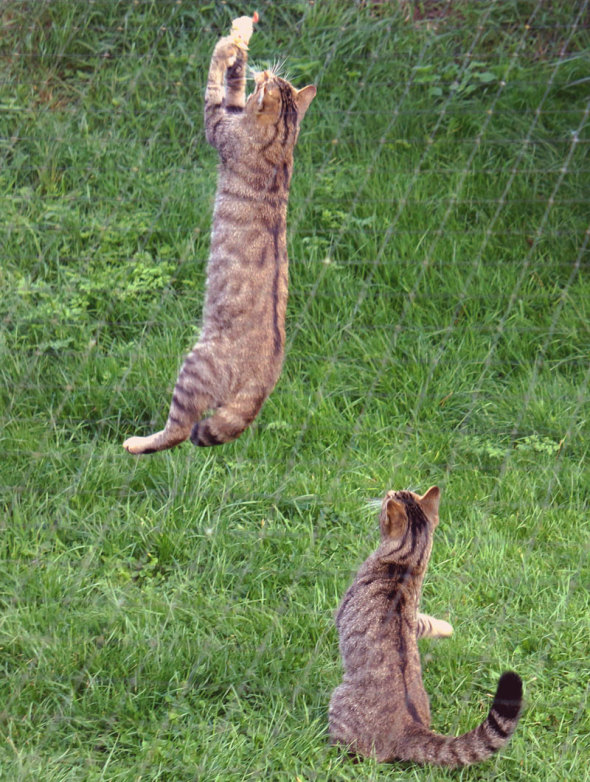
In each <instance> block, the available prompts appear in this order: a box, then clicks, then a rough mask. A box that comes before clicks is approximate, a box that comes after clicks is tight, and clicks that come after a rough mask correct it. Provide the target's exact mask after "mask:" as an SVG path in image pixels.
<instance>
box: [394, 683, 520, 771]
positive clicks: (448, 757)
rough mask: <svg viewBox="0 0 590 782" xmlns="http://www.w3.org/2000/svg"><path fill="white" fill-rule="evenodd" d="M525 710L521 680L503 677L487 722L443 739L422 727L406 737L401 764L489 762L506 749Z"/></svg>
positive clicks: (409, 731) (416, 728)
mask: <svg viewBox="0 0 590 782" xmlns="http://www.w3.org/2000/svg"><path fill="white" fill-rule="evenodd" d="M521 707H522V680H521V678H520V676H519V675H518V674H516V673H512V672H510V671H508V672H506V673H503V674H502V676H501V677H500V681H499V682H498V689H497V690H496V694H495V696H494V701H493V703H492V707H491V709H490V712H489V714H488V716H487V717H486V719H485V720H484V721H483V722H482V723H481V725H478V727H477V728H475V729H474V730H471V731H469V733H464V734H463V735H462V736H457V737H451V736H440V735H439V734H437V733H433V732H432V731H430V730H428V729H427V728H423V727H422V726H420V725H417V724H416V725H415V726H412V728H410V729H408V731H407V733H406V740H405V741H404V742H402V744H403V750H404V751H403V757H400V759H401V760H410V761H413V762H415V763H431V764H434V765H438V766H450V767H457V766H468V765H470V764H471V763H477V762H478V761H480V760H485V759H486V758H489V757H490V756H491V755H493V754H494V752H497V751H498V750H499V749H500V748H501V747H503V746H504V745H505V744H506V743H507V742H508V739H509V738H510V736H512V734H513V733H514V730H515V728H516V726H517V724H518V720H519V717H520V711H521Z"/></svg>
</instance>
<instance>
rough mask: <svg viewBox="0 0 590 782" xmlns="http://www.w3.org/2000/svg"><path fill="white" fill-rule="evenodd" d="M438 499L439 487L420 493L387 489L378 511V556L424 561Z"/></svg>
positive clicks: (388, 559) (430, 541)
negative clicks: (379, 545)
mask: <svg viewBox="0 0 590 782" xmlns="http://www.w3.org/2000/svg"><path fill="white" fill-rule="evenodd" d="M439 502H440V489H439V488H438V486H431V487H430V489H428V491H427V492H426V493H425V494H423V495H422V496H420V495H419V494H415V493H414V492H412V491H388V492H387V494H386V495H385V497H384V498H383V501H382V503H381V512H380V514H379V526H380V529H381V547H380V548H381V550H382V556H381V559H383V560H384V561H387V562H397V563H399V564H407V565H412V564H413V565H417V564H419V563H422V562H423V561H424V558H426V562H427V561H428V556H429V555H430V549H431V546H432V535H433V532H434V530H435V528H436V527H437V526H438V521H439V519H438V506H439ZM426 562H424V565H426Z"/></svg>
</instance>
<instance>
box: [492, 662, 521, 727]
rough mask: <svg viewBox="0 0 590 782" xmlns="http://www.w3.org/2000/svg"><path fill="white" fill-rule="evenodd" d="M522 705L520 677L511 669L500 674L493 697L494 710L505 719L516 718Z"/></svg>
mask: <svg viewBox="0 0 590 782" xmlns="http://www.w3.org/2000/svg"><path fill="white" fill-rule="evenodd" d="M521 705H522V679H521V678H520V676H519V675H518V674H517V673H514V672H513V671H506V672H505V673H503V674H502V676H500V681H499V682H498V689H497V690H496V695H495V697H494V707H493V708H494V710H495V711H497V712H498V714H499V715H500V716H501V717H504V718H505V719H516V717H518V714H519V712H520V707H521Z"/></svg>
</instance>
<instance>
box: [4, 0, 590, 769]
mask: <svg viewBox="0 0 590 782" xmlns="http://www.w3.org/2000/svg"><path fill="white" fill-rule="evenodd" d="M442 5H443V4H439V5H438V8H439V10H440V8H441V7H442ZM566 6H567V8H566ZM435 7H436V4H433V3H428V2H425V3H423V4H421V5H420V9H421V11H420V13H422V15H423V16H424V17H426V18H422V19H421V20H420V19H418V20H417V21H415V22H414V23H412V22H411V21H407V20H405V18H404V12H403V10H402V12H400V11H399V10H398V4H397V3H394V2H390V3H382V4H378V5H377V6H376V7H374V8H372V6H371V4H370V3H366V4H363V7H361V5H360V4H352V3H345V2H337V1H336V0H322V2H316V3H315V4H310V3H307V2H302V1H301V2H290V3H275V4H272V3H270V2H268V1H267V0H261V2H260V3H259V4H258V10H259V12H260V15H261V23H260V25H259V29H258V30H257V33H256V35H255V37H254V39H253V41H252V46H251V57H252V59H253V60H254V61H259V62H264V61H265V60H270V61H272V60H273V59H275V58H276V57H285V58H286V67H287V70H288V71H289V73H290V76H291V78H292V79H293V81H294V82H295V83H296V84H297V85H298V86H302V85H304V84H305V83H308V82H312V81H313V82H314V83H316V84H317V85H318V96H317V99H316V101H315V102H314V104H313V106H312V108H311V110H310V112H309V114H308V115H307V117H306V119H305V123H304V127H303V129H302V132H301V138H300V142H299V145H298V148H297V151H296V165H295V174H294V182H293V189H292V197H291V204H290V213H289V242H290V246H289V252H290V258H291V261H292V265H291V283H290V288H291V291H290V300H289V313H288V324H287V329H288V347H289V349H288V355H287V359H286V362H285V368H284V371H283V375H282V378H281V380H280V382H279V384H278V386H277V388H276V390H275V391H274V393H273V395H272V396H271V398H270V399H269V401H268V402H267V403H266V405H265V407H264V409H263V411H262V413H261V415H260V417H259V419H258V420H257V422H256V423H255V425H254V426H253V427H252V428H251V429H250V430H249V431H248V432H246V433H245V434H244V435H243V436H242V437H241V438H240V439H239V440H238V441H237V442H235V443H232V444H230V445H227V446H224V447H223V448H220V449H213V450H197V449H194V448H192V447H191V446H189V445H184V446H182V447H180V448H178V449H176V450H174V451H172V452H167V453H164V454H160V455H156V456H153V457H150V458H146V459H140V460H135V459H132V458H131V457H129V456H128V455H127V454H126V453H125V452H124V451H123V449H122V448H121V443H122V441H123V440H124V439H125V438H126V437H127V436H129V435H130V434H133V433H148V432H150V431H151V430H152V429H153V428H154V427H158V428H159V427H160V426H161V425H162V423H163V421H164V419H165V415H166V411H167V408H168V402H169V398H170V393H171V389H172V386H173V383H174V381H175V379H176V373H177V370H178V367H179V364H180V362H181V360H182V356H183V354H184V353H185V352H186V351H187V350H188V348H189V347H190V345H191V344H192V342H193V340H194V338H195V335H196V333H197V326H198V318H199V315H200V309H201V303H202V296H203V286H204V272H205V264H206V259H207V253H208V243H209V229H210V215H211V206H212V199H213V195H214V190H215V153H214V151H213V150H212V149H210V148H209V147H207V146H206V144H205V141H204V134H203V125H202V95H203V89H204V81H205V76H206V70H207V65H208V58H209V54H210V51H211V48H212V46H213V43H214V41H215V39H216V37H217V36H218V35H219V34H220V33H221V32H222V31H224V30H226V29H227V25H228V22H229V20H230V19H231V18H232V17H233V16H234V15H238V14H239V13H241V12H244V10H246V11H250V10H253V9H244V8H243V7H241V6H240V7H238V6H237V5H235V4H233V3H229V4H221V3H219V4H217V3H208V4H200V3H190V2H186V1H185V0H183V1H182V2H167V1H165V0H159V1H158V2H155V1H152V0H139V2H134V3H129V2H117V0H96V2H82V1H81V0H76V1H75V2H72V1H71V0H67V1H66V0H53V2H51V3H46V2H42V3H41V2H16V1H15V0H5V2H4V3H3V4H2V6H1V7H0V29H1V35H0V107H1V111H0V247H1V254H2V255H1V257H2V262H1V264H0V284H1V288H2V298H1V300H0V318H1V322H2V329H1V330H0V377H1V382H0V395H1V396H0V400H1V407H0V411H1V412H0V424H1V430H0V431H1V435H0V438H1V445H2V460H1V462H0V502H1V506H2V513H1V516H0V526H1V529H2V535H1V536H0V548H1V557H0V601H1V604H2V611H1V614H0V666H1V670H2V677H1V678H0V733H1V736H2V741H1V742H0V778H1V779H2V780H4V779H6V780H31V781H33V780H34V781H35V782H36V781H37V780H44V782H45V781H47V782H53V781H54V780H55V781H56V782H57V780H59V782H62V781H63V780H76V781H78V780H81V779H84V780H174V781H175V782H176V781H181V780H195V779H206V780H258V779H276V780H283V779H284V780H297V779H299V780H329V781H330V782H333V781H335V780H360V779H362V780H369V779H391V780H401V779H410V780H412V779H414V780H426V779H428V780H445V779H449V780H450V779H455V780H456V779H460V780H480V779H494V780H504V781H505V782H521V781H524V780H530V781H531V782H533V780H534V781H535V782H537V781H538V780H544V781H546V782H555V781H556V780H564V782H565V780H568V781H569V780H576V782H578V781H581V780H586V779H590V772H589V771H588V767H589V762H588V761H589V759H590V758H589V754H590V753H589V752H588V740H589V736H590V724H589V720H588V689H587V688H588V684H587V682H588V678H589V674H590V665H589V662H588V660H589V657H590V654H589V653H590V645H589V642H588V638H590V619H589V616H590V612H589V609H590V600H589V598H588V591H587V585H588V583H589V578H590V568H589V564H588V562H589V558H588V554H589V545H588V539H589V534H588V522H587V517H588V510H589V506H590V469H589V467H588V442H589V435H590V426H589V422H588V409H589V408H588V402H589V389H588V384H589V380H590V370H589V366H590V363H589V357H590V326H589V323H590V284H589V282H588V271H589V270H590V266H589V254H588V239H589V234H588V209H587V199H588V183H589V177H588V174H589V169H590V163H589V161H588V154H587V150H588V143H589V141H590V133H589V132H588V106H589V105H590V104H589V102H588V101H589V98H590V81H589V80H588V77H587V73H588V65H589V60H590V56H589V43H590V34H589V33H588V28H587V23H588V16H587V11H584V8H583V3H581V2H579V3H578V2H576V3H571V4H564V5H563V7H564V9H566V10H560V4H558V3H551V4H548V3H547V4H546V3H536V2H532V1H531V2H529V1H528V0H518V1H517V0H513V1H511V2H502V3H500V2H497V3H491V2H485V3H476V2H469V0H464V1H463V2H460V1H459V0H456V2H452V3H451V4H450V6H449V7H448V10H449V13H448V14H447V15H444V14H443V15H442V17H440V18H437V19H434V20H433V19H428V16H429V13H430V14H432V12H433V9H434V8H435ZM579 14H581V16H580V18H579V20H578V22H579V23H578V24H576V19H577V18H578V15H579ZM419 15H420V14H419ZM526 25H528V26H526ZM434 482H436V483H438V484H439V485H440V486H441V487H442V488H443V499H442V507H441V525H440V527H439V530H438V531H437V537H436V540H435V546H434V550H433V557H432V561H431V567H430V570H429V574H428V577H427V582H426V584H425V591H424V608H425V610H427V611H429V612H430V613H433V614H435V615H439V616H441V617H445V618H449V619H450V621H451V622H452V623H453V625H454V627H455V635H454V636H453V638H452V639H450V640H447V641H444V642H440V643H433V642H431V643H428V642H426V643H424V644H423V646H422V657H423V667H424V678H425V683H426V687H427V689H428V691H429V693H430V695H431V702H432V713H433V727H434V729H436V730H438V731H441V732H442V731H448V732H453V733H455V732H459V731H463V730H466V729H469V728H471V727H474V726H475V725H476V724H477V723H478V722H479V721H481V719H482V718H483V716H484V714H485V712H486V709H487V707H488V706H489V703H490V698H491V695H492V693H493V691H494V689H495V684H496V681H497V677H498V675H499V673H500V672H501V671H502V670H505V669H514V670H517V671H518V672H519V673H520V674H521V675H522V677H523V679H524V682H525V695H526V709H525V712H524V715H523V718H522V721H521V723H520V725H519V727H518V730H517V732H516V734H515V736H514V739H513V740H512V742H511V743H510V745H509V746H508V748H507V749H506V751H504V752H503V753H501V754H500V755H498V756H497V757H495V758H493V759H492V760H491V761H489V762H488V763H486V764H484V765H481V766H479V767H475V768H471V769H467V770H464V771H461V772H449V771H445V770H435V769H428V768H427V769H424V768H419V767H416V766H413V765H410V764H406V765H403V764H397V765H395V764H394V765H392V766H389V767H379V766H378V765H377V764H375V763H372V762H365V763H362V764H358V765H355V764H353V763H352V762H351V761H350V760H349V759H348V758H347V757H345V756H343V755H342V754H341V753H340V752H338V751H337V750H336V749H334V748H330V747H329V746H328V743H327V737H326V711H327V704H328V701H329V697H330V693H331V691H332V689H333V688H334V687H335V686H336V684H337V683H338V681H339V678H340V675H341V668H340V661H339V657H338V649H337V637H336V632H335V629H334V626H333V618H332V617H333V611H334V609H335V608H336V606H337V604H338V601H339V599H340V597H341V596H342V594H343V592H344V590H345V589H346V587H347V585H348V584H349V582H350V580H351V578H352V574H353V573H354V571H355V570H356V568H357V567H358V565H359V564H360V562H361V561H362V560H363V559H364V558H365V557H366V556H367V555H368V553H369V552H370V551H372V550H373V549H374V547H375V546H376V542H377V529H376V519H375V517H374V515H373V512H372V511H370V510H368V508H367V501H368V500H370V499H371V498H375V497H378V496H380V495H381V494H382V493H383V492H384V491H385V490H386V489H388V488H404V487H413V488H416V489H422V490H423V489H426V488H427V487H428V486H429V485H430V484H431V483H434Z"/></svg>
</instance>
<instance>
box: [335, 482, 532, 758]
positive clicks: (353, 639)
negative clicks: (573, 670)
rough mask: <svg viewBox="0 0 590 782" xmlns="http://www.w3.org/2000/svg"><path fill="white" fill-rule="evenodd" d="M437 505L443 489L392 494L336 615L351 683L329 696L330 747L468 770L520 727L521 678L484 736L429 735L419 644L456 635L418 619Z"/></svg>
mask: <svg viewBox="0 0 590 782" xmlns="http://www.w3.org/2000/svg"><path fill="white" fill-rule="evenodd" d="M439 500H440V491H439V489H438V487H437V486H433V487H431V488H430V489H428V491H427V492H426V494H424V495H423V496H422V497H420V496H419V495H417V494H414V493H413V492H409V491H399V492H395V491H390V492H388V493H387V494H386V496H385V498H384V499H383V502H382V504H381V513H380V517H379V522H380V527H381V544H380V546H379V548H378V549H377V551H375V552H374V553H373V554H372V555H371V556H370V557H369V558H368V559H367V560H366V561H365V562H364V564H363V565H361V568H360V570H359V571H358V573H357V575H356V578H355V579H354V581H353V583H352V585H351V586H350V588H349V589H348V591H347V592H346V594H345V595H344V598H343V600H342V602H341V604H340V607H339V608H338V611H337V614H336V627H337V628H338V633H339V638H340V652H341V655H342V659H343V663H344V678H343V681H342V683H341V684H340V685H339V686H338V687H337V688H336V689H335V690H334V692H333V693H332V698H331V701H330V708H329V729H330V740H331V742H332V743H333V744H339V745H342V746H344V747H345V748H346V749H347V750H348V751H349V752H350V753H351V754H357V755H364V756H366V757H374V758H376V759H377V760H378V761H381V762H389V761H393V760H396V759H397V760H406V761H413V762H415V763H432V764H435V765H439V766H450V767H456V766H466V765H469V764H470V763H475V762H477V761H480V760H484V759H485V758H488V757H489V756H490V755H492V754H493V753H494V752H496V751H497V750H498V749H499V748H500V747H502V746H503V745H504V744H506V742H507V741H508V739H509V738H510V736H511V735H512V733H513V732H514V730H515V728H516V725H517V723H518V719H519V716H520V710H521V705H522V681H521V679H520V677H519V676H518V675H517V674H516V673H504V674H502V676H501V677H500V681H499V683H498V688H497V690H496V695H495V697H494V700H493V703H492V707H491V709H490V711H489V714H488V716H487V717H486V719H485V720H484V721H483V722H482V723H481V725H479V726H478V727H477V728H475V729H474V730H472V731H470V732H469V733H465V734H464V735H462V736H457V737H451V736H441V735H438V734H437V733H433V732H432V731H431V730H430V728H429V725H430V705H429V700H428V695H427V694H426V691H425V689H424V685H423V684H422V671H421V668H420V657H419V653H418V645H417V639H418V638H419V637H420V636H425V635H448V634H450V633H448V632H442V633H441V632H439V630H437V623H438V622H439V621H440V620H432V619H430V618H429V617H425V616H424V615H421V614H418V604H419V601H420V594H421V590H422V581H423V579H424V574H425V572H426V567H427V565H428V560H429V558H430V552H431V549H432V538H433V533H434V530H435V527H436V526H437V525H438V506H439ZM444 624H446V623H444ZM447 627H450V626H447ZM442 629H443V630H444V629H445V628H444V626H443V628H442Z"/></svg>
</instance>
